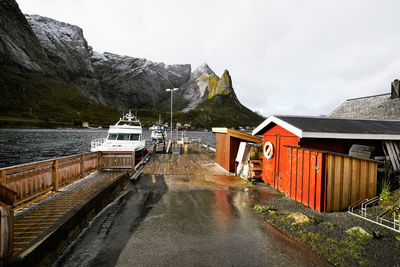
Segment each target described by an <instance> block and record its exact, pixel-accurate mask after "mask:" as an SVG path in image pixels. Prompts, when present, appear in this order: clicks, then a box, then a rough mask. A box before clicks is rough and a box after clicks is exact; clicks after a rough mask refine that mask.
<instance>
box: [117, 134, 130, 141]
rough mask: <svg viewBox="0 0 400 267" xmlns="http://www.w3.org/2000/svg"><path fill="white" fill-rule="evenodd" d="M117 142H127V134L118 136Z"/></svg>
mask: <svg viewBox="0 0 400 267" xmlns="http://www.w3.org/2000/svg"><path fill="white" fill-rule="evenodd" d="M118 140H123V141H129V134H118Z"/></svg>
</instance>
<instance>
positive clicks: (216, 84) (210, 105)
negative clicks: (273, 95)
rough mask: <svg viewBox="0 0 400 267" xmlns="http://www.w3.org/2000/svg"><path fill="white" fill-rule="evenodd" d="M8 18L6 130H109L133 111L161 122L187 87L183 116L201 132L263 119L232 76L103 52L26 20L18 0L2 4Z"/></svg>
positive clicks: (2, 53)
mask: <svg viewBox="0 0 400 267" xmlns="http://www.w3.org/2000/svg"><path fill="white" fill-rule="evenodd" d="M0 17H1V21H2V23H1V24H0V66H1V67H0V68H1V70H0V93H1V95H2V96H3V97H2V99H1V100H0V101H1V102H0V103H1V104H2V106H1V107H0V110H1V112H2V114H1V116H2V118H0V120H4V121H5V122H3V123H0V126H1V125H3V126H4V125H5V124H7V125H12V123H13V121H17V120H14V119H10V118H9V117H25V116H28V117H29V118H31V120H32V123H31V124H32V125H39V124H37V123H36V124H35V123H33V121H44V122H54V123H53V124H55V125H57V124H56V123H55V122H65V123H64V124H65V125H67V126H68V125H79V124H80V123H81V122H82V121H89V123H94V124H100V123H101V124H109V123H114V122H115V120H117V119H118V117H119V112H118V110H122V109H128V108H132V109H139V110H148V113H149V114H153V115H154V118H153V120H154V122H155V121H156V120H157V118H158V115H157V114H156V113H165V112H168V111H169V110H170V97H171V94H170V93H169V92H167V91H166V89H168V88H179V91H177V92H174V112H178V111H180V113H176V116H180V118H181V119H182V120H185V121H187V122H192V124H193V125H196V126H197V127H199V128H203V127H207V128H209V127H211V126H239V125H240V126H246V125H249V126H256V125H257V124H258V123H259V122H260V121H262V117H261V116H259V115H258V114H256V113H254V112H252V111H250V110H249V109H247V108H245V107H244V106H243V105H242V104H241V103H240V102H239V100H238V99H237V97H236V95H235V93H234V89H233V86H232V79H231V76H230V75H229V72H228V71H225V72H224V74H223V75H222V76H221V77H218V76H217V75H216V74H215V73H214V72H213V71H212V70H211V68H210V67H209V66H208V65H207V64H203V65H201V66H199V67H198V68H197V69H195V70H194V71H193V72H192V71H191V66H190V64H176V65H166V64H164V63H158V62H152V61H149V60H147V59H143V58H135V57H130V56H121V55H116V54H112V53H108V52H106V53H103V54H100V53H97V52H95V51H93V49H92V47H90V46H89V44H88V43H87V41H86V39H85V38H84V35H83V31H82V29H81V28H79V27H78V26H75V25H71V24H68V23H64V22H60V21H56V20H54V19H50V18H46V17H42V16H39V15H23V14H22V13H21V11H20V10H19V8H18V5H17V3H16V2H15V1H14V0H2V1H0ZM149 110H152V111H149ZM153 111H154V112H153ZM157 111H158V112H157ZM153 115H151V116H153ZM151 116H150V117H151ZM147 117H148V116H146V118H147ZM149 119H150V118H149ZM146 120H147V119H146ZM21 124H23V123H21ZM41 125H43V124H40V125H39V126H41ZM46 125H47V124H46Z"/></svg>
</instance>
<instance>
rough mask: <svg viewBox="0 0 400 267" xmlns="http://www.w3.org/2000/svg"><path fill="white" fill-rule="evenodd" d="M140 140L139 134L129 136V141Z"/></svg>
mask: <svg viewBox="0 0 400 267" xmlns="http://www.w3.org/2000/svg"><path fill="white" fill-rule="evenodd" d="M138 140H140V134H131V141H138Z"/></svg>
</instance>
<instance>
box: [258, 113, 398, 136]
mask: <svg viewBox="0 0 400 267" xmlns="http://www.w3.org/2000/svg"><path fill="white" fill-rule="evenodd" d="M271 124H277V125H279V126H281V127H282V128H284V129H286V130H288V131H290V132H292V133H293V134H295V135H297V136H299V137H300V138H334V139H369V140H400V121H398V120H364V119H344V118H340V119H339V118H326V117H302V116H270V117H268V118H267V119H266V120H265V121H264V122H262V123H261V124H260V125H259V126H258V127H257V128H256V129H254V131H253V133H252V134H253V135H257V134H262V133H264V132H265V131H266V128H267V127H268V126H269V125H271Z"/></svg>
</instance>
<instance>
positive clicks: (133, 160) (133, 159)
mask: <svg viewBox="0 0 400 267" xmlns="http://www.w3.org/2000/svg"><path fill="white" fill-rule="evenodd" d="M132 171H135V151H132Z"/></svg>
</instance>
